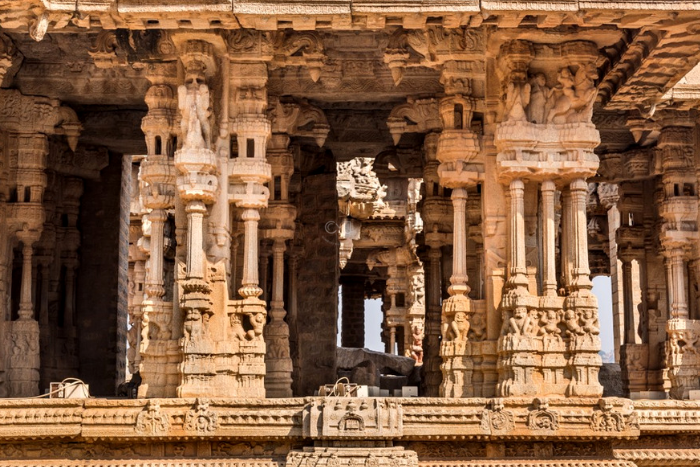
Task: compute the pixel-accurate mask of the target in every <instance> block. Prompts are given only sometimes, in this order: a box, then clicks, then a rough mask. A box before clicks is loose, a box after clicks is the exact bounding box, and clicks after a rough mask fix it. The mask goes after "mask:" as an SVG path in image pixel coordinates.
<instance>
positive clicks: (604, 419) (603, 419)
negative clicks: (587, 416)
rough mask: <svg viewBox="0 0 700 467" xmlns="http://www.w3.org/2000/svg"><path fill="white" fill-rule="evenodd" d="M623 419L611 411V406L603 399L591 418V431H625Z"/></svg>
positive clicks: (619, 414)
mask: <svg viewBox="0 0 700 467" xmlns="http://www.w3.org/2000/svg"><path fill="white" fill-rule="evenodd" d="M625 429H626V425H625V417H624V415H622V414H621V413H617V412H615V411H613V404H612V402H610V401H606V400H605V399H601V400H600V404H599V409H598V410H595V411H594V412H593V415H592V416H591V430H593V431H625Z"/></svg>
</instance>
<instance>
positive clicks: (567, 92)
mask: <svg viewBox="0 0 700 467" xmlns="http://www.w3.org/2000/svg"><path fill="white" fill-rule="evenodd" d="M557 82H558V83H559V84H558V85H557V86H556V87H555V88H554V89H552V92H551V94H550V97H549V99H550V102H549V103H548V105H549V107H551V110H550V111H549V112H548V113H547V123H564V122H565V121H566V114H567V113H568V112H569V110H570V109H571V105H572V99H573V97H574V77H573V76H572V74H571V70H569V69H568V68H566V67H564V68H562V69H561V70H560V71H559V75H558V76H557Z"/></svg>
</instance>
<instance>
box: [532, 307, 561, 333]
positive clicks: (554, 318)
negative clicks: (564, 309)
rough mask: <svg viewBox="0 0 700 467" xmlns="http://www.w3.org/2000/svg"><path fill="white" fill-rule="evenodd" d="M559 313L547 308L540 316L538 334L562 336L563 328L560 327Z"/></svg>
mask: <svg viewBox="0 0 700 467" xmlns="http://www.w3.org/2000/svg"><path fill="white" fill-rule="evenodd" d="M559 321H560V320H559V315H557V312H556V311H555V310H547V312H546V313H543V314H542V316H541V317H540V321H539V325H540V329H539V331H538V332H537V335H538V336H555V337H560V334H561V329H559Z"/></svg>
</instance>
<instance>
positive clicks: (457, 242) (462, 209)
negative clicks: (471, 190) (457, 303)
mask: <svg viewBox="0 0 700 467" xmlns="http://www.w3.org/2000/svg"><path fill="white" fill-rule="evenodd" d="M466 209H467V190H466V189H464V188H454V189H453V190H452V210H453V213H454V230H453V243H452V245H453V253H452V257H453V259H452V276H450V294H451V295H456V294H462V295H467V294H468V293H469V286H468V285H467V282H468V281H469V277H468V276H467V215H466Z"/></svg>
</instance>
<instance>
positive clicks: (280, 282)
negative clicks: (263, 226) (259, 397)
mask: <svg viewBox="0 0 700 467" xmlns="http://www.w3.org/2000/svg"><path fill="white" fill-rule="evenodd" d="M284 251H285V244H284V240H282V239H279V238H278V239H275V241H274V242H273V244H272V300H271V302H270V318H271V320H270V323H269V324H268V325H267V326H265V333H264V336H265V342H266V345H267V357H266V362H265V363H266V366H267V374H266V375H265V394H266V396H267V397H291V396H292V359H291V357H290V354H289V326H288V325H287V323H286V322H285V321H284V317H285V315H286V314H287V312H286V311H285V309H284Z"/></svg>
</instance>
